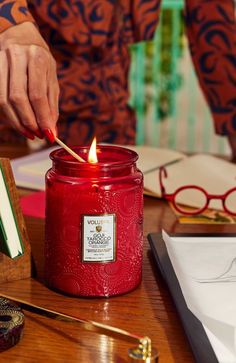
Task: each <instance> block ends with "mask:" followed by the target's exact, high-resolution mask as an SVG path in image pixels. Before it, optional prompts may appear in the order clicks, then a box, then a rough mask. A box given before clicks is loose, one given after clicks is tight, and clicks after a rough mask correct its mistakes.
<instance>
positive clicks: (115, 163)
mask: <svg viewBox="0 0 236 363" xmlns="http://www.w3.org/2000/svg"><path fill="white" fill-rule="evenodd" d="M71 149H72V150H73V151H74V152H76V151H78V150H80V151H81V150H83V151H86V153H85V152H84V153H79V154H78V155H80V156H81V157H82V158H84V157H85V156H88V152H89V149H90V146H73V147H71ZM99 149H102V150H109V149H112V150H114V151H120V152H122V153H123V154H125V153H126V154H127V156H129V158H128V159H127V160H124V159H122V160H117V161H113V160H111V161H105V162H101V161H99V160H98V162H96V163H91V162H89V161H87V160H85V162H84V163H82V162H79V161H78V160H76V159H75V158H73V157H71V159H69V160H68V159H63V158H62V157H61V156H62V155H63V156H64V155H69V154H68V153H67V151H66V150H64V149H63V148H58V149H56V150H54V151H52V152H51V153H50V155H49V157H50V159H51V160H52V161H53V162H57V161H59V162H60V163H65V164H66V165H68V166H69V165H71V166H79V167H82V168H88V167H91V168H94V167H96V168H98V167H99V168H104V167H109V168H110V167H116V166H117V167H119V166H121V165H123V166H125V165H129V164H133V163H135V162H136V161H137V160H138V158H139V156H138V154H137V153H136V152H135V151H133V150H131V149H129V148H128V147H122V146H115V145H97V150H99ZM58 154H60V155H58Z"/></svg>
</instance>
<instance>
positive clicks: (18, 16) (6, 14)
mask: <svg viewBox="0 0 236 363" xmlns="http://www.w3.org/2000/svg"><path fill="white" fill-rule="evenodd" d="M25 21H30V22H34V19H33V17H32V15H31V14H30V12H29V10H28V6H27V1H25V0H16V1H14V0H0V33H1V32H3V31H4V30H6V29H8V28H10V27H11V26H14V25H17V24H20V23H24V22H25Z"/></svg>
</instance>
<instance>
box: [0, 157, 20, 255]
mask: <svg viewBox="0 0 236 363" xmlns="http://www.w3.org/2000/svg"><path fill="white" fill-rule="evenodd" d="M0 251H1V252H2V253H4V254H6V255H7V256H9V257H11V258H16V257H19V256H21V255H23V253H24V248H23V243H22V240H21V236H20V233H19V228H18V225H17V219H16V216H15V212H14V209H13V207H12V202H11V198H10V193H9V190H8V184H7V182H6V178H5V176H4V172H3V169H2V167H1V164H0Z"/></svg>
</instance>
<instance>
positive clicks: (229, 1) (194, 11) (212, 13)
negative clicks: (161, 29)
mask: <svg viewBox="0 0 236 363" xmlns="http://www.w3.org/2000/svg"><path fill="white" fill-rule="evenodd" d="M186 25H187V34H188V38H189V43H190V51H191V56H192V59H193V63H194V66H195V70H196V73H197V75H198V79H199V82H200V85H201V88H202V90H203V93H204V95H205V98H206V100H207V102H208V105H209V107H210V110H211V113H212V116H213V119H214V124H215V130H216V133H218V134H221V135H227V134H236V21H235V4H234V1H233V0H186Z"/></svg>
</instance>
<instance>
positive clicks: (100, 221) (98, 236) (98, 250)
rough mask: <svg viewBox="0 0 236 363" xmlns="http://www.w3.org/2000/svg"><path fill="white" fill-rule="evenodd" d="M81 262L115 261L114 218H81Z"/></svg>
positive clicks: (86, 216)
mask: <svg viewBox="0 0 236 363" xmlns="http://www.w3.org/2000/svg"><path fill="white" fill-rule="evenodd" d="M82 222H83V228H82V261H83V262H112V261H115V260H116V216H115V214H98V215H84V216H82Z"/></svg>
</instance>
